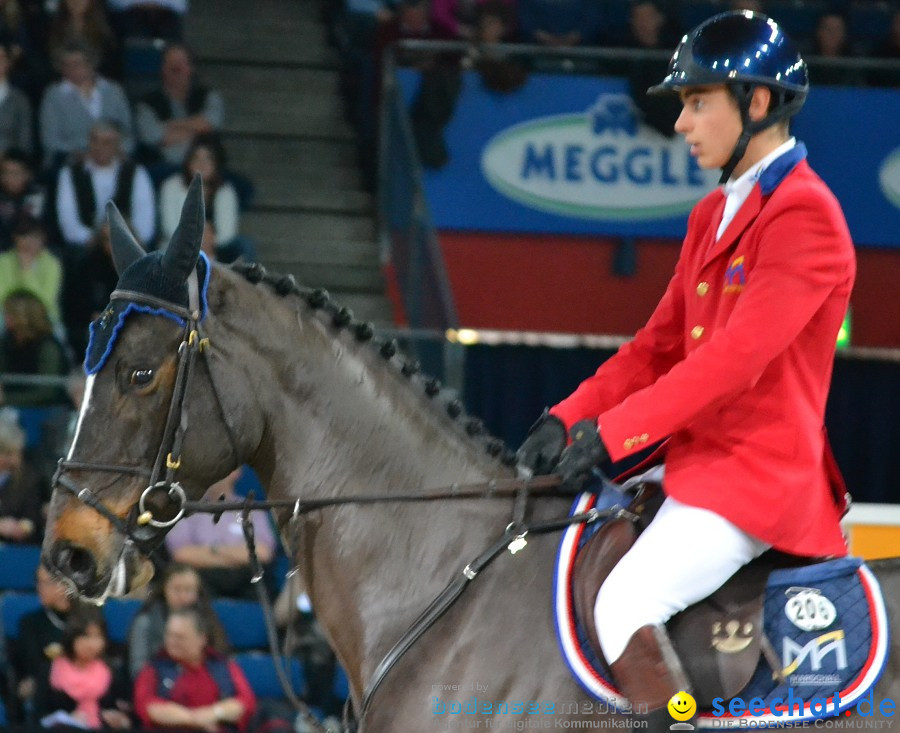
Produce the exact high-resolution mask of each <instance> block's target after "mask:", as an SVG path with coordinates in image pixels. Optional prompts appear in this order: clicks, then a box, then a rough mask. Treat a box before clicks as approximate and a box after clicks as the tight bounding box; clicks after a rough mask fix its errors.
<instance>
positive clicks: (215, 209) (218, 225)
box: [159, 173, 239, 248]
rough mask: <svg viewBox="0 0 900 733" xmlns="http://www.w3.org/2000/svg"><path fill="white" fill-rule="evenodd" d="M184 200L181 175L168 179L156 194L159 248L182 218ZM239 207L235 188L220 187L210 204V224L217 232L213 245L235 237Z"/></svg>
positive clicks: (176, 174) (184, 194) (185, 192)
mask: <svg viewBox="0 0 900 733" xmlns="http://www.w3.org/2000/svg"><path fill="white" fill-rule="evenodd" d="M186 197H187V186H186V185H185V184H184V180H183V179H182V177H181V173H174V174H173V175H171V176H169V177H168V178H167V179H166V180H165V181H164V182H163V185H162V188H161V189H160V192H159V228H160V246H161V247H162V248H165V247H166V246H167V245H168V243H169V240H170V239H171V238H172V234H173V232H174V231H175V227H177V226H178V219H179V217H180V216H181V207H182V205H183V204H184V200H185V198H186ZM238 215H239V205H238V197H237V193H236V192H235V190H234V187H233V186H232V185H231V184H230V183H228V182H227V181H226V182H225V183H223V184H222V185H221V186H220V187H219V190H218V191H216V195H215V196H214V197H213V200H212V224H213V227H214V228H215V230H216V243H217V244H226V243H228V242H230V241H231V240H232V239H234V238H235V237H236V236H237V234H238Z"/></svg>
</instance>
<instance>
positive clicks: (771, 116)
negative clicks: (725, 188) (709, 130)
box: [719, 84, 803, 185]
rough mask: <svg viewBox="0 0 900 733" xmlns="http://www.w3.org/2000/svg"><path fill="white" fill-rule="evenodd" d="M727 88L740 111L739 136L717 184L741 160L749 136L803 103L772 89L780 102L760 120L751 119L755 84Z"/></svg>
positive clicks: (725, 180)
mask: <svg viewBox="0 0 900 733" xmlns="http://www.w3.org/2000/svg"><path fill="white" fill-rule="evenodd" d="M729 88H730V90H731V92H732V94H733V95H734V97H735V100H736V101H737V105H738V110H739V111H740V113H741V136H740V137H739V138H738V141H737V145H735V146H734V150H733V151H732V153H731V157H730V158H729V159H728V162H727V163H726V164H725V166H724V167H723V168H722V175H721V176H719V185H722V184H723V183H726V182H727V181H728V179H729V178H731V174H732V173H734V169H735V168H736V167H737V164H738V163H740V162H741V159H742V158H743V157H744V155H745V154H746V153H747V146H748V145H749V144H750V138H752V137H753V136H754V135H755V134H756V133H758V132H762V131H763V130H765V129H766V128H769V127H772V125H774V124H776V123H777V122H779V121H781V120H783V119H785V118H786V117H790V116H791V115H792V114H794V112H796V111H797V110H798V109H800V106H801V105H802V104H803V98H802V97H800V98H798V99H793V100H790V101H786V100H785V98H784V96H785V94H784V92H783V91H781V90H776V89H772V90H771V91H772V94H778V95H780V97H781V99H780V100H779V101H780V103H779V104H778V105H777V106H776V107H775V108H774V109H773V110H771V111H770V112H769V113H768V114H767V115H766V116H765V117H763V118H762V119H761V120H751V119H750V102H751V101H752V100H753V90H754V89H756V85H752V84H742V85H739V86H738V85H734V86H731V87H729Z"/></svg>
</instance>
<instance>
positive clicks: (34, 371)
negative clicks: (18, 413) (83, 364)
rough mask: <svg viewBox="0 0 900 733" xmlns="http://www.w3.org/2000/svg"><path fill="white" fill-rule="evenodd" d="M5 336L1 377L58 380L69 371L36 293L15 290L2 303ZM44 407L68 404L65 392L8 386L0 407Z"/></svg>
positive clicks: (0, 397)
mask: <svg viewBox="0 0 900 733" xmlns="http://www.w3.org/2000/svg"><path fill="white" fill-rule="evenodd" d="M3 319H4V322H5V324H6V332H5V333H4V334H3V336H2V337H0V374H30V375H35V376H46V377H59V376H63V375H65V374H66V372H67V370H68V366H67V364H68V359H67V358H66V354H65V350H64V349H63V347H62V344H60V343H59V341H57V340H56V337H55V336H54V335H53V327H52V326H51V325H50V319H49V318H48V317H47V309H46V308H45V307H44V304H43V303H42V302H41V300H40V298H38V297H37V296H36V295H35V294H34V293H31V292H29V291H27V290H14V291H13V292H11V293H10V294H9V295H8V296H7V297H6V300H5V301H4V302H3ZM4 400H5V402H6V403H7V404H10V405H13V406H15V407H43V406H47V405H61V404H66V403H67V402H68V398H67V396H66V392H65V389H63V388H62V387H56V386H47V385H42V384H36V385H24V386H23V385H7V386H6V387H5V388H4V389H3V391H0V404H3V403H4Z"/></svg>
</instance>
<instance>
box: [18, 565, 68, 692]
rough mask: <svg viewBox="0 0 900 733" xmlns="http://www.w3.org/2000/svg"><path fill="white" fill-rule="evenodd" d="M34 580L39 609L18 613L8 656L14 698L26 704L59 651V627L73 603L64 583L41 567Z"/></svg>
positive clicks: (60, 640)
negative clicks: (11, 670)
mask: <svg viewBox="0 0 900 733" xmlns="http://www.w3.org/2000/svg"><path fill="white" fill-rule="evenodd" d="M35 580H36V586H37V595H38V599H39V600H40V603H41V608H39V609H38V610H36V611H32V612H31V613H26V614H25V615H24V616H22V619H21V621H20V622H19V635H18V637H17V638H16V639H15V641H11V642H10V655H9V658H10V661H11V662H12V666H13V668H14V670H15V676H16V679H17V680H18V683H17V685H16V697H17V699H18V701H19V702H20V703H22V704H23V705H25V706H26V707H27V706H29V705H30V702H31V700H32V699H33V698H34V693H35V687H36V680H37V679H39V678H40V677H46V676H47V675H48V674H49V670H50V662H51V661H52V660H53V659H55V658H56V657H57V656H59V655H60V653H61V652H62V640H63V630H64V629H65V627H66V620H67V619H68V617H69V613H70V612H71V610H72V606H73V602H72V600H71V599H70V598H69V593H68V589H67V588H66V586H65V585H64V584H63V583H61V582H60V581H58V580H56V579H55V578H53V577H52V576H51V575H50V573H49V572H47V570H46V569H44V567H43V566H41V567H39V568H38V569H37V572H36V573H35Z"/></svg>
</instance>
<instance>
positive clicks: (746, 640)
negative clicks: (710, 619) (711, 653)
mask: <svg viewBox="0 0 900 733" xmlns="http://www.w3.org/2000/svg"><path fill="white" fill-rule="evenodd" d="M751 641H753V623H752V622H750V621H747V622H745V623H741V622H740V621H739V620H738V619H731V620H730V621H726V622H725V623H724V624H723V623H722V622H721V621H716V622H715V623H714V624H713V625H712V645H713V648H714V649H715V650H716V651H717V652H722V653H723V654H737V653H738V652H742V651H744V649H746V648H747V647H748V646H750V642H751Z"/></svg>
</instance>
